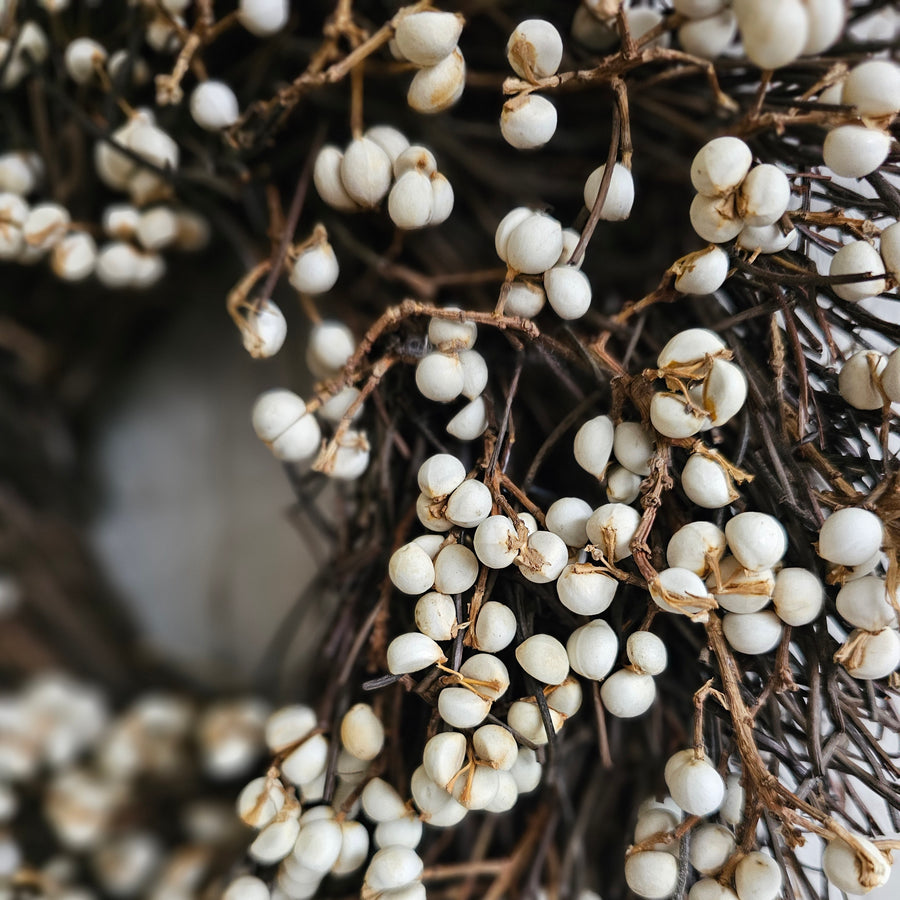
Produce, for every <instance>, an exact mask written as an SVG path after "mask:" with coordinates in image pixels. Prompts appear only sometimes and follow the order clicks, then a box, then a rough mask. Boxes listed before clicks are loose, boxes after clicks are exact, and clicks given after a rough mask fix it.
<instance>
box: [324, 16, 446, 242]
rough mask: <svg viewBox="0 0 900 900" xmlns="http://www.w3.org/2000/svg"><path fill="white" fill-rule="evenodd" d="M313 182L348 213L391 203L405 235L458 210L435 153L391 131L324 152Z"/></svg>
mask: <svg viewBox="0 0 900 900" xmlns="http://www.w3.org/2000/svg"><path fill="white" fill-rule="evenodd" d="M419 15H431V14H430V13H420V14H419ZM439 15H444V13H440V14H439ZM448 15H449V14H448ZM403 21H407V20H405V19H404V20H403ZM313 180H314V182H315V185H316V190H318V192H319V195H320V196H321V197H322V199H323V200H324V201H325V202H326V203H327V204H328V205H329V206H331V207H333V208H334V209H337V210H341V211H342V212H357V211H359V210H363V209H375V208H376V207H377V206H379V205H380V204H381V202H382V200H384V198H385V197H387V198H388V214H389V215H390V217H391V220H392V221H393V222H394V224H395V225H396V226H397V227H398V228H403V229H405V230H410V229H415V228H424V227H425V226H426V225H439V224H440V223H441V222H444V221H445V220H446V219H447V217H448V216H449V215H450V213H451V212H452V210H453V188H452V187H451V185H450V182H449V181H448V180H447V179H446V178H445V177H444V176H443V175H442V174H441V173H440V172H438V170H437V162H436V160H435V158H434V155H433V154H432V153H431V151H430V150H428V149H427V148H426V147H421V146H416V145H410V143H409V141H408V140H407V139H406V137H405V136H404V135H403V134H401V132H399V131H398V130H397V129H396V128H392V127H391V126H389V125H376V126H374V127H372V128H370V129H369V130H368V131H366V133H365V134H364V135H363V136H362V137H360V138H356V139H355V140H352V141H351V142H350V143H349V144H348V145H347V149H346V150H345V151H343V152H342V151H341V150H340V149H339V148H338V147H335V146H333V145H331V144H329V145H327V146H325V147H323V148H322V149H321V150H320V151H319V155H318V156H317V157H316V162H315V167H314V169H313Z"/></svg>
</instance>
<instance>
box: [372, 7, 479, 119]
mask: <svg viewBox="0 0 900 900" xmlns="http://www.w3.org/2000/svg"><path fill="white" fill-rule="evenodd" d="M395 21H396V22H397V25H396V30H395V32H394V38H393V40H392V41H391V44H390V47H391V53H393V55H394V57H395V58H396V59H398V60H404V61H406V62H411V63H412V64H413V65H414V66H416V67H417V68H418V71H417V72H416V74H415V75H414V76H413V80H412V82H411V83H410V85H409V90H408V91H407V94H406V100H407V103H409V105H410V106H411V107H412V108H413V109H414V110H416V112H420V113H426V114H429V113H437V112H441V111H443V110H445V109H448V108H449V107H451V106H453V104H454V103H456V101H457V100H459V98H460V97H461V96H462V92H463V89H464V88H465V86H466V61H465V59H464V58H463V55H462V51H461V50H460V49H459V47H458V46H457V43H458V42H459V36H460V35H461V34H462V29H463V25H464V24H465V19H463V17H462V16H461V15H459V14H458V13H448V12H441V11H440V10H436V9H426V10H422V11H421V12H413V11H412V8H411V7H407V8H406V9H405V10H401V11H400V13H399V14H398V17H397V18H395Z"/></svg>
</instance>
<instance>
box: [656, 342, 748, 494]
mask: <svg viewBox="0 0 900 900" xmlns="http://www.w3.org/2000/svg"><path fill="white" fill-rule="evenodd" d="M730 356H731V353H730V351H729V350H728V348H727V347H726V345H725V342H724V341H723V340H722V339H721V338H720V337H719V336H718V335H717V334H716V333H715V332H712V331H709V330H707V329H705V328H688V329H687V330H685V331H681V332H679V333H678V334H676V335H675V336H674V337H673V338H672V339H671V340H670V341H669V342H668V343H667V344H666V345H665V347H663V349H662V350H661V351H660V354H659V356H658V357H657V360H656V363H657V366H658V369H657V370H656V373H655V374H656V375H657V377H659V378H662V379H664V380H665V382H666V386H667V387H668V388H669V390H667V391H657V392H656V393H654V395H653V397H652V399H651V401H650V422H651V424H652V425H653V427H654V428H655V429H656V430H657V431H658V432H659V433H660V434H662V435H665V437H667V438H671V439H679V438H690V437H693V436H694V435H696V434H698V433H699V432H701V431H709V429H711V428H718V427H720V426H722V425H725V424H726V423H727V422H728V421H729V420H730V419H732V418H733V417H734V416H736V415H737V414H738V413H739V412H740V411H741V409H742V408H743V406H744V403H745V402H746V399H747V376H746V375H744V373H743V371H742V370H741V368H740V367H739V366H738V365H736V364H735V363H733V362H731V361H730ZM711 508H714V507H711Z"/></svg>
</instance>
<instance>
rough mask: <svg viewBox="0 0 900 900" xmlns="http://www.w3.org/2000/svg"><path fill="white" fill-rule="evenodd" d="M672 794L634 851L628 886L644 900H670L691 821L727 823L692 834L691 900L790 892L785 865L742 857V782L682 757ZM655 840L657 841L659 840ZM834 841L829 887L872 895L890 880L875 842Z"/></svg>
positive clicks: (769, 897)
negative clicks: (685, 823)
mask: <svg viewBox="0 0 900 900" xmlns="http://www.w3.org/2000/svg"><path fill="white" fill-rule="evenodd" d="M665 780H666V786H667V787H668V788H669V791H670V794H671V796H668V797H666V798H665V799H663V800H661V801H659V800H655V799H650V800H647V801H645V802H644V803H642V804H641V806H640V807H639V809H638V817H637V823H636V825H635V832H634V841H635V845H634V846H632V848H630V849H629V851H628V854H627V856H626V859H625V879H626V882H627V883H628V886H629V887H630V888H631V890H632V891H634V893H635V894H637V896H639V897H643V898H646V900H666V898H668V897H671V896H672V895H673V894H674V893H675V891H676V889H677V886H678V877H679V857H680V856H681V854H682V853H683V852H685V851H684V849H683V847H682V842H681V840H680V838H679V837H677V833H678V831H677V830H678V828H679V825H680V824H681V823H682V819H683V815H684V813H687V814H688V815H691V816H700V817H707V816H712V815H718V817H719V818H720V820H721V821H720V822H703V823H702V824H699V825H696V826H694V827H693V828H692V829H691V834H690V838H691V840H690V849H689V851H687V852H688V861H689V862H690V865H691V867H692V868H693V869H694V871H695V872H696V873H697V874H698V875H699V876H701V877H700V878H699V879H698V880H697V881H695V882H694V884H693V886H692V887H691V889H690V891H689V892H688V900H777V898H779V897H781V891H782V887H783V885H784V872H783V870H782V868H781V866H780V865H779V863H778V862H777V861H776V860H775V859H773V858H772V857H771V856H770V855H768V854H767V853H763V852H761V851H758V850H754V851H751V852H749V853H743V852H741V851H739V850H738V848H737V842H736V840H735V835H734V830H733V829H734V828H736V827H737V826H738V825H740V824H741V822H742V821H743V817H744V803H745V794H744V788H743V787H742V785H741V781H740V776H739V775H737V774H730V775H728V776H727V777H726V778H724V779H723V778H722V776H721V775H720V774H719V772H718V771H717V770H716V768H715V767H714V766H713V765H712V764H711V763H710V761H709V760H708V758H707V757H706V754H705V753H703V751H702V750H695V749H693V748H690V749H687V750H681V751H679V752H678V753H675V754H674V755H673V756H672V757H671V758H670V759H669V760H668V762H667V763H666V768H665ZM654 839H655V840H654ZM852 840H853V841H854V842H855V845H854V846H851V844H850V843H848V842H847V841H845V840H844V839H843V838H840V837H834V838H832V839H830V840H828V842H827V844H826V847H825V851H824V853H823V857H822V864H823V869H824V872H825V876H826V877H827V878H828V881H829V882H830V883H831V884H832V885H834V886H835V887H837V888H838V889H839V890H841V891H844V892H846V893H848V894H853V895H860V894H867V893H869V892H870V891H872V890H873V889H874V888H876V887H880V886H881V885H884V884H885V883H886V882H887V881H888V878H889V877H890V872H891V867H890V858H889V856H887V855H886V854H885V853H883V852H882V851H880V850H879V849H878V847H876V846H875V844H873V843H872V841H870V840H869V839H868V838H865V837H862V836H860V835H852Z"/></svg>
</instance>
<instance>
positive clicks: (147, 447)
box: [94, 306, 328, 686]
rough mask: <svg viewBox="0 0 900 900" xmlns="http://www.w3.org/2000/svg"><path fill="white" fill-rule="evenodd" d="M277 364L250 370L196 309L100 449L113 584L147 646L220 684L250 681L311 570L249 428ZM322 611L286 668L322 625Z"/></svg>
mask: <svg viewBox="0 0 900 900" xmlns="http://www.w3.org/2000/svg"><path fill="white" fill-rule="evenodd" d="M197 346H202V347H203V353H202V354H198V353H197V352H196V348H197ZM284 367H285V366H284V363H283V362H281V363H277V362H269V363H254V362H253V361H252V360H250V359H249V358H248V357H247V355H246V353H244V352H243V350H242V349H241V347H240V345H239V343H238V342H237V340H236V338H235V335H234V332H233V330H232V328H231V326H230V323H229V322H228V321H227V320H226V318H225V317H224V316H222V315H221V312H220V309H219V307H218V306H214V307H207V308H206V310H204V309H203V308H202V307H201V308H200V309H198V310H193V311H191V312H190V313H188V314H187V315H185V316H183V317H182V318H181V319H180V320H178V321H176V322H175V323H174V325H173V327H172V328H171V330H170V331H169V332H168V333H166V334H164V335H162V336H161V339H160V340H159V342H158V344H157V345H156V346H155V347H153V348H152V349H151V350H150V352H149V354H148V356H147V357H146V358H145V359H144V360H143V361H142V362H141V363H140V365H139V366H138V367H137V368H136V370H135V371H134V372H133V373H132V377H131V379H130V380H129V381H128V382H127V383H126V384H125V385H124V387H123V389H122V393H121V396H120V397H119V398H118V402H117V403H116V404H115V405H114V406H113V408H112V411H111V413H110V416H109V418H108V420H107V421H106V422H105V423H104V424H103V425H102V426H101V430H100V434H99V439H98V443H97V451H96V461H95V465H96V468H97V470H98V472H99V478H100V481H101V485H102V490H103V493H104V501H103V507H102V509H101V512H100V515H99V516H98V519H97V522H96V524H95V527H94V540H95V543H96V546H97V548H98V552H99V553H100V555H101V557H102V559H103V562H104V565H105V567H106V568H107V571H108V572H109V573H110V577H111V578H112V580H113V583H114V585H115V587H116V588H118V589H119V590H120V591H121V593H122V595H123V596H124V597H125V599H126V601H127V602H128V603H129V605H130V607H131V609H132V610H133V612H134V615H135V616H136V617H137V619H138V623H139V626H140V628H141V631H142V633H143V634H144V635H145V636H146V640H147V642H148V644H150V645H151V646H152V647H153V648H154V649H158V650H160V651H161V652H163V654H164V655H165V656H167V657H169V658H171V659H173V660H174V661H175V662H177V663H178V664H179V665H181V666H183V667H185V668H186V669H188V670H189V671H190V672H191V674H193V675H195V676H198V677H201V678H203V679H209V680H211V681H214V683H216V684H217V685H219V686H221V685H222V683H223V681H224V682H225V683H231V684H232V685H234V686H241V685H244V684H247V683H248V680H249V678H250V676H251V674H252V672H253V670H254V669H255V668H256V667H257V665H259V663H260V661H261V658H262V656H263V655H264V650H265V647H266V644H267V643H268V641H269V640H270V639H271V638H272V635H273V634H274V632H275V631H276V628H277V626H278V623H279V622H280V620H281V618H282V616H283V615H284V614H285V613H286V612H287V611H288V609H289V608H290V607H291V605H292V604H293V602H294V600H295V599H296V598H297V596H298V595H299V594H300V592H301V591H302V590H303V588H304V586H305V585H306V584H307V583H308V581H309V579H310V578H311V577H312V575H313V573H314V563H313V560H312V557H311V555H310V544H309V542H308V541H307V539H306V538H307V537H308V536H307V535H305V534H304V535H298V534H297V532H296V531H295V530H294V528H293V527H292V525H291V524H290V522H289V521H288V518H287V515H286V513H287V510H288V508H289V506H290V504H291V500H292V495H291V492H290V487H289V486H288V483H287V481H286V479H285V477H284V474H283V473H282V471H281V470H280V468H278V467H277V466H273V465H272V463H271V459H270V458H269V456H268V454H266V453H263V452H261V451H260V447H259V441H258V440H257V439H256V437H255V436H254V434H253V432H252V430H251V429H250V427H249V425H248V423H247V415H246V410H247V408H248V407H249V406H250V404H251V403H252V401H253V399H254V398H255V396H256V394H257V393H258V392H259V391H260V390H262V389H264V388H266V387H269V386H271V384H273V383H276V382H277V380H278V378H279V377H283V376H284V374H285V373H284V372H283V369H284ZM279 370H282V371H279ZM311 539H312V540H315V536H313V537H312V538H311ZM316 602H317V603H320V602H322V601H321V600H320V599H317V601H316ZM317 608H320V607H315V606H314V607H311V608H310V610H309V614H308V615H307V617H306V618H305V619H304V622H303V625H302V627H300V628H298V629H297V631H296V633H297V635H298V640H299V645H297V646H295V647H293V648H292V651H291V657H292V658H294V659H297V658H299V657H301V656H302V655H303V651H304V649H306V648H308V647H310V646H314V645H315V642H317V641H318V638H319V633H318V629H320V628H321V627H322V626H323V625H324V624H326V623H327V619H328V616H325V615H316V614H315V613H316V609H317Z"/></svg>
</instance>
